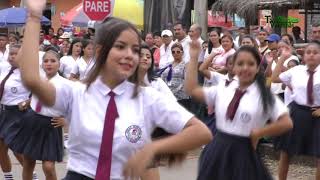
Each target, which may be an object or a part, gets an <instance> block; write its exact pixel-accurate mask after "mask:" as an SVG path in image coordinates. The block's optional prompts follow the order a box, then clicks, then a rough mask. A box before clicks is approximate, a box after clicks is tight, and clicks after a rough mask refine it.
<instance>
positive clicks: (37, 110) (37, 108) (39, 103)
mask: <svg viewBox="0 0 320 180" xmlns="http://www.w3.org/2000/svg"><path fill="white" fill-rule="evenodd" d="M41 109H42V104H41V102H40V101H38V102H37V105H36V112H37V113H38V112H40V111H41Z"/></svg>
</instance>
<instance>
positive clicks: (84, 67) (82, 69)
mask: <svg viewBox="0 0 320 180" xmlns="http://www.w3.org/2000/svg"><path fill="white" fill-rule="evenodd" d="M91 61H92V60H90V61H89V63H87V62H86V61H85V60H84V59H83V57H81V58H80V59H78V60H77V61H76V66H74V67H73V69H72V71H71V73H72V74H79V80H83V79H84V78H85V77H86V72H87V71H90V69H89V67H92V66H89V65H90V64H91Z"/></svg>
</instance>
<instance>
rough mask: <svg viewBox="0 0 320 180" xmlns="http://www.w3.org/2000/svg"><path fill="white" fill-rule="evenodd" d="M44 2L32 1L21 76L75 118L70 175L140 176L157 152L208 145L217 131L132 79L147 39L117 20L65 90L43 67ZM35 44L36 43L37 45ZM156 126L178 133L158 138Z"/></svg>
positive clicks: (69, 179)
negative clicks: (84, 75) (88, 67)
mask: <svg viewBox="0 0 320 180" xmlns="http://www.w3.org/2000/svg"><path fill="white" fill-rule="evenodd" d="M45 4H46V1H45V0H38V1H37V2H35V1H33V0H27V5H28V9H29V12H30V16H29V18H28V19H27V23H26V34H27V36H25V39H24V44H23V46H22V51H21V54H22V55H23V56H24V57H25V58H26V59H28V61H27V60H24V59H21V61H22V62H21V68H22V70H23V71H22V72H23V73H22V79H23V81H24V83H25V84H26V86H27V87H28V88H30V89H31V91H32V92H33V94H35V95H36V96H37V97H38V98H39V99H40V101H41V102H42V103H43V104H45V105H48V106H53V105H54V106H57V107H60V106H61V107H63V108H65V109H66V110H67V117H70V118H68V119H70V120H69V142H68V150H69V159H68V165H67V168H68V173H67V176H66V178H65V179H66V180H78V179H88V180H91V179H96V180H102V179H103V180H105V179H112V180H116V179H124V178H131V179H133V178H135V179H137V178H139V177H140V176H141V175H142V174H143V172H145V170H146V167H147V166H148V165H149V164H150V163H151V161H152V159H153V158H154V156H155V155H157V154H170V153H181V152H185V151H187V150H190V149H192V148H195V147H199V146H201V145H202V144H206V143H208V142H209V141H210V140H211V139H212V135H211V133H210V131H209V129H208V128H206V127H205V125H204V124H203V123H201V122H200V121H199V120H198V119H196V118H195V117H193V115H192V114H190V113H189V112H187V111H186V110H185V109H184V108H182V107H181V106H180V105H178V103H177V102H175V101H172V100H168V99H167V98H166V97H165V96H163V95H161V93H158V92H157V91H156V90H154V89H152V88H149V87H141V86H139V85H138V79H136V81H134V82H135V83H131V82H129V81H128V80H127V79H128V78H129V77H130V76H135V77H136V78H137V74H136V73H135V72H136V70H137V65H138V63H139V55H140V37H139V33H138V31H137V30H136V29H135V27H134V26H133V25H132V24H130V23H128V22H127V21H123V20H119V19H117V18H108V19H106V20H104V21H103V22H102V23H101V25H100V27H99V29H98V30H97V32H96V47H97V49H96V62H95V65H94V67H93V70H92V71H91V73H90V74H89V76H88V79H87V81H86V82H85V83H82V82H79V81H77V82H70V84H69V85H68V86H64V87H63V88H58V87H56V86H54V85H53V84H52V83H49V82H47V81H43V80H41V78H40V77H39V75H38V74H37V73H36V72H37V68H38V66H37V64H38V62H37V58H36V56H35V53H34V52H35V51H36V50H37V49H38V44H37V43H35V42H36V41H35V39H37V38H39V37H38V36H37V35H36V34H38V33H39V30H40V17H41V14H42V10H43V8H44V7H45ZM30 47H32V48H30ZM134 79H135V78H134ZM155 127H161V128H164V129H165V130H166V131H168V132H170V133H173V134H176V135H173V136H170V137H169V138H164V139H161V140H158V141H151V135H150V134H151V132H152V131H153V129H154V128H155Z"/></svg>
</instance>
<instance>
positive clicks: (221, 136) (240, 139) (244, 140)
mask: <svg viewBox="0 0 320 180" xmlns="http://www.w3.org/2000/svg"><path fill="white" fill-rule="evenodd" d="M215 138H216V139H218V140H219V139H222V140H223V141H227V142H240V143H251V139H250V138H249V137H243V136H237V135H233V134H228V133H225V132H221V131H217V133H216V135H215Z"/></svg>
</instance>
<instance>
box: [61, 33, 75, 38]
mask: <svg viewBox="0 0 320 180" xmlns="http://www.w3.org/2000/svg"><path fill="white" fill-rule="evenodd" d="M71 35H72V34H71V32H70V33H68V32H64V33H63V34H62V36H60V38H61V39H69V38H71Z"/></svg>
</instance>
